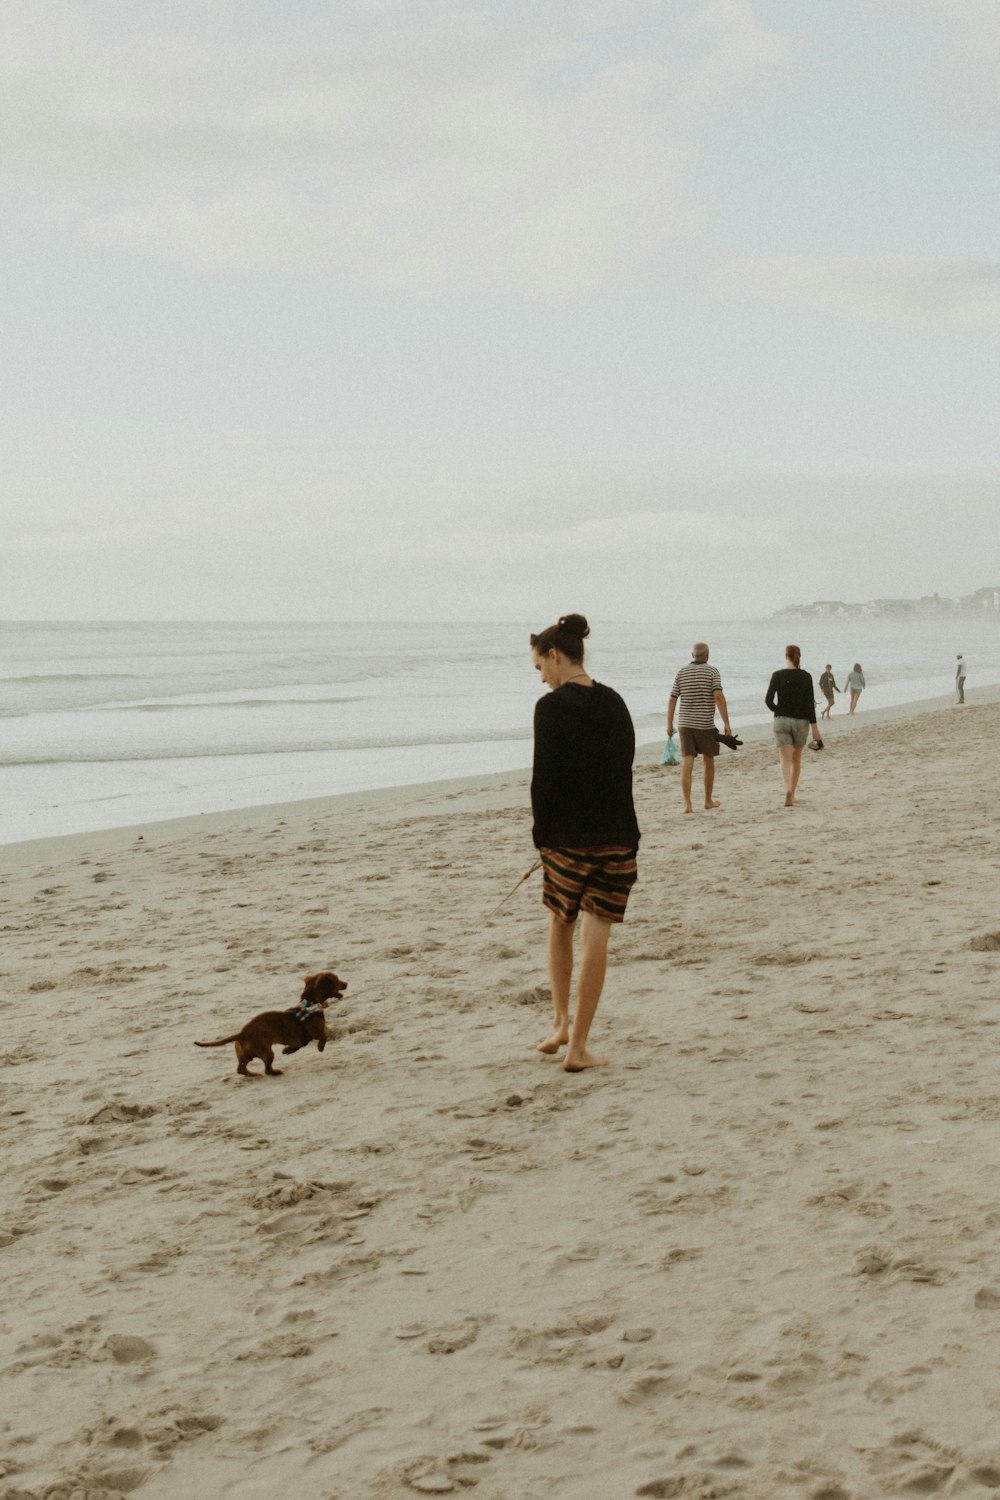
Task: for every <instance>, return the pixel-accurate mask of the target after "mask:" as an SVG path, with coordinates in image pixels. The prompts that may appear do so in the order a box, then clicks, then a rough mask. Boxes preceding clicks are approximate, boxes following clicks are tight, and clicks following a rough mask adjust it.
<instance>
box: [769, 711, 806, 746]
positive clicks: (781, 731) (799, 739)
mask: <svg viewBox="0 0 1000 1500" xmlns="http://www.w3.org/2000/svg"><path fill="white" fill-rule="evenodd" d="M808 738H809V725H808V724H807V723H806V721H805V719H786V718H785V716H784V714H775V716H774V742H775V744H776V745H798V747H799V749H800V750H801V749H802V746H803V745H804V744H805V742H806V740H807V739H808Z"/></svg>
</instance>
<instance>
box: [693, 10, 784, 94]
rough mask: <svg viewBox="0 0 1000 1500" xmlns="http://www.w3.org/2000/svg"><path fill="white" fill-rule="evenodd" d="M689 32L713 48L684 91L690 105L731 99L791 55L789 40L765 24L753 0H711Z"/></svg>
mask: <svg viewBox="0 0 1000 1500" xmlns="http://www.w3.org/2000/svg"><path fill="white" fill-rule="evenodd" d="M688 30H689V31H691V32H692V33H694V34H696V35H697V34H701V35H703V36H705V37H706V38H707V39H708V40H709V43H710V46H709V51H708V53H707V54H706V56H705V57H704V58H703V59H702V60H701V61H700V62H699V63H698V64H697V66H696V67H695V68H694V70H693V72H692V74H691V76H690V77H689V78H688V79H687V80H686V81H685V83H684V85H683V88H682V89H681V95H680V98H681V102H682V103H686V104H703V103H706V102H708V101H710V100H712V99H717V98H725V97H728V96H729V95H731V94H732V93H733V92H734V90H735V89H737V88H741V87H743V86H744V85H746V84H747V83H749V82H750V81H751V80H753V79H756V78H758V77H759V76H760V75H762V74H766V73H770V72H772V71H773V70H774V68H775V67H777V66H778V65H780V64H781V63H783V62H784V61H785V60H786V58H787V57H788V54H789V45H788V39H787V38H786V37H785V36H784V34H783V33H781V32H777V31H769V30H768V29H767V28H766V27H765V26H763V25H761V23H760V22H759V21H758V20H757V17H756V15H755V14H754V9H753V6H752V5H751V4H750V0H710V3H709V4H708V5H706V6H705V7H704V9H703V10H701V11H699V12H698V14H697V15H696V16H695V17H694V18H693V19H692V20H691V22H690V23H689V26H688Z"/></svg>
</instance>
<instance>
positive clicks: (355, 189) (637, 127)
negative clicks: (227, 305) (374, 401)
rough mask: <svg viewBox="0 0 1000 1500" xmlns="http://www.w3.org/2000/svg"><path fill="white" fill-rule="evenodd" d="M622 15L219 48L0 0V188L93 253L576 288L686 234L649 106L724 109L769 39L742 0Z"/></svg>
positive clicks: (407, 12) (65, 0)
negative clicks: (632, 28)
mask: <svg viewBox="0 0 1000 1500" xmlns="http://www.w3.org/2000/svg"><path fill="white" fill-rule="evenodd" d="M636 9H637V12H638V13H641V16H642V17H643V18H644V19H645V21H646V26H645V27H642V26H637V28H636V30H637V35H636V39H635V41H634V42H632V43H630V41H629V37H630V33H629V30H628V22H629V17H630V13H631V11H632V10H636ZM647 9H648V8H647V6H646V5H644V4H643V3H642V0H631V4H626V5H625V9H624V11H623V13H622V16H621V18H620V19H621V24H619V25H616V26H615V27H614V28H613V29H610V30H609V27H610V22H609V19H608V16H607V14H606V8H605V7H604V6H603V5H602V4H599V3H597V0H583V3H581V5H580V6H579V7H577V8H574V9H572V10H567V9H566V7H565V6H564V5H563V3H562V0H539V3H538V5H537V6H534V7H531V8H530V11H529V10H526V13H525V15H524V18H523V19H516V18H514V19H510V20H506V21H505V20H502V19H500V17H499V15H498V13H497V12H496V11H494V10H492V9H491V8H490V7H483V8H481V9H480V11H479V12H477V11H476V9H475V8H474V7H473V8H469V9H461V10H460V9H459V8H457V7H456V8H451V7H448V6H441V5H438V6H424V5H421V4H412V5H408V6H391V5H390V6H385V5H360V6H358V5H356V6H351V7H346V8H345V9H344V11H342V12H339V13H338V12H334V15H335V16H336V20H335V21H334V20H329V19H327V20H324V21H323V22H318V23H316V25H315V26H314V27H313V28H311V29H308V30H307V29H305V28H304V27H302V28H301V29H297V28H296V25H295V23H294V22H293V21H289V22H288V24H287V25H286V26H284V27H283V28H280V29H278V31H277V34H271V35H266V34H260V33H253V32H252V30H251V24H250V23H248V27H247V31H246V33H245V34H244V35H242V36H239V35H233V34H231V33H227V32H226V31H225V29H224V27H223V26H222V24H221V20H220V22H219V24H218V25H217V26H216V27H214V28H213V27H211V26H209V25H208V24H207V20H204V21H203V23H202V26H201V28H200V29H194V30H192V29H189V30H187V31H181V30H179V29H177V27H178V26H179V22H178V23H174V29H171V28H170V26H169V24H168V25H167V26H166V27H165V28H162V29H161V30H160V32H158V33H156V34H154V33H152V32H151V31H149V30H148V29H147V30H143V28H142V12H141V11H140V13H139V17H138V18H137V19H136V20H135V21H134V23H133V24H132V25H131V26H125V25H124V24H123V23H121V22H120V23H119V24H118V26H117V28H115V29H111V23H110V22H107V24H106V26H105V28H104V29H103V30H102V29H101V27H100V26H99V25H98V24H97V22H96V21H95V20H94V19H93V17H94V12H93V11H88V8H87V7H86V6H84V5H83V4H71V3H70V0H37V5H36V6H35V7H34V9H31V8H30V7H28V6H27V5H26V4H25V3H24V0H7V6H5V7H4V9H3V10H2V11H0V185H2V186H5V187H6V188H7V190H8V191H9V192H11V193H12V194H17V195H19V196H20V197H24V198H26V199H27V201H28V202H30V203H33V204H34V205H35V208H36V211H37V212H38V213H39V214H40V215H41V216H43V217H47V218H49V219H50V220H54V221H56V222H60V223H62V224H64V225H66V226H69V227H70V228H73V229H75V230H77V231H78V232H79V233H80V234H81V235H83V237H84V238H86V239H87V240H89V241H90V242H92V243H94V244H97V245H100V246H102V247H107V248H113V249H120V250H124V251H127V252H131V253H136V254H143V255H148V256H152V257H158V258H161V259H164V260H166V261H169V262H173V263H175V264H179V265H182V266H185V267H188V268H192V269H195V270H197V271H207V272H221V271H237V272H240V271H243V272H252V271H257V270H267V269H272V268H281V269H290V270H293V271H320V270H331V269H332V270H334V271H337V272H340V273H342V274H344V275H347V276H349V277H351V278H353V279H355V280H356V281H358V282H361V283H363V284H365V285H368V286H372V287H378V288H392V289H399V290H403V291H406V292H411V293H416V294H420V295H440V294H445V293H490V294H515V295H519V296H524V297H529V298H530V297H540V298H565V297H575V296H580V295H584V294H586V293H588V292H591V291H593V290H594V289H596V288H599V287H603V286H607V285H609V284H615V283H618V282H621V281H623V280H627V279H628V278H629V277H631V276H634V275H635V274H637V273H639V272H642V271H643V270H644V269H645V268H646V267H648V266H649V265H650V264H651V263H652V262H653V261H655V258H656V257H657V255H658V254H659V253H660V251H661V250H662V248H663V247H664V246H665V245H667V244H669V243H670V242H671V241H672V240H675V239H677V238H678V237H679V236H684V235H688V234H690V233H692V232H693V231H695V230H697V229H698V228H699V227H700V225H701V222H702V215H701V212H700V210H699V207H698V205H697V204H695V203H693V202H692V201H691V199H690V196H689V191H688V186H687V175H688V173H687V167H688V153H687V150H686V148H685V145H684V142H683V139H678V138H677V136H676V129H677V127H670V128H668V126H667V124H666V119H667V101H671V102H672V104H673V106H675V107H674V108H673V109H672V110H671V111H670V118H671V119H674V118H675V117H676V113H677V111H676V105H677V103H678V101H680V103H681V104H682V105H686V106H690V105H692V104H703V103H704V102H706V101H710V100H712V99H716V98H723V99H725V98H728V96H729V95H730V94H731V92H732V90H733V88H734V87H736V86H737V85H741V84H743V83H745V82H746V81H747V80H748V79H749V78H750V77H751V76H753V75H754V74H755V73H757V72H758V71H759V70H760V69H761V68H763V67H769V66H771V65H773V63H774V62H775V61H776V60H777V59H778V58H780V56H781V55H782V52H783V42H782V40H781V38H780V37H779V36H777V35H776V34H775V33H774V32H770V31H767V30H765V29H764V28H763V27H761V26H760V25H759V24H758V23H757V22H756V20H755V17H754V13H753V10H752V7H751V5H750V3H749V0H709V3H708V4H707V5H704V6H701V7H694V8H692V6H691V5H690V4H685V5H684V6H682V7H681V9H680V10H679V12H678V14H677V15H676V16H670V17H669V18H663V17H658V18H657V25H656V27H654V28H653V30H652V31H651V30H650V28H649V15H648V14H647ZM166 12H167V14H168V15H169V7H168V8H166ZM101 14H104V15H105V18H107V16H108V15H109V14H110V11H109V12H103V13H102V12H101V11H100V10H98V11H97V15H98V16H100V15H101ZM272 31H273V28H272ZM640 36H641V40H640ZM604 37H607V38H613V44H614V49H613V54H612V55H609V53H608V51H607V49H606V47H604V46H602V45H601V41H602V38H604Z"/></svg>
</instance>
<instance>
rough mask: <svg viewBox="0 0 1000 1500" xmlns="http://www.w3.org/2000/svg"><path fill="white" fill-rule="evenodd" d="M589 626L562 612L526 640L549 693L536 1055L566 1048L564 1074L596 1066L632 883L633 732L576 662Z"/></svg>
mask: <svg viewBox="0 0 1000 1500" xmlns="http://www.w3.org/2000/svg"><path fill="white" fill-rule="evenodd" d="M589 634H590V627H589V626H588V624H587V621H586V620H585V619H584V617H583V616H582V615H563V616H562V618H561V619H560V620H559V623H558V624H557V625H550V626H549V627H548V629H547V630H543V631H542V632H541V634H540V635H532V636H531V637H530V640H531V655H532V660H533V662H534V665H535V668H536V670H537V671H538V672H539V674H540V676H541V679H542V681H543V682H544V684H545V686H546V687H547V688H549V689H550V692H549V693H548V695H547V696H546V697H544V698H540V699H539V701H538V703H537V704H536V705H535V753H534V762H533V766H532V775H531V811H532V815H533V818H534V823H533V826H532V838H533V840H534V844H535V848H536V849H537V850H538V851H539V854H540V856H541V861H542V868H543V870H544V878H543V886H542V900H543V902H544V904H545V905H546V907H547V908H548V910H549V945H548V963H549V978H550V980H551V984H552V1010H553V1024H552V1031H551V1033H550V1035H549V1036H547V1037H546V1038H545V1040H544V1041H542V1042H539V1044H538V1050H539V1052H545V1053H549V1054H553V1055H554V1054H555V1053H557V1052H558V1051H559V1050H560V1048H562V1047H564V1046H565V1047H566V1048H567V1051H566V1058H565V1061H564V1063H563V1067H564V1068H565V1069H566V1071H567V1072H568V1073H579V1072H582V1071H583V1069H584V1068H595V1067H603V1066H604V1062H605V1059H604V1058H600V1057H595V1056H594V1055H593V1053H591V1052H590V1051H589V1050H588V1047H587V1039H588V1036H589V1034H590V1027H591V1024H592V1022H593V1019H594V1016H595V1015H596V1013H597V1006H598V1003H599V1001H600V998H601V991H602V989H603V987H604V974H605V969H606V967H607V953H608V939H609V937H610V935H611V928H612V926H613V925H614V924H615V923H618V922H621V921H622V919H623V918H624V915H625V907H626V905H627V903H628V897H629V891H630V890H631V888H632V886H633V885H634V884H635V881H636V878H637V871H636V851H637V849H638V845H639V825H638V823H637V822H636V816H635V808H634V806H633V803H632V761H633V758H634V755H635V730H634V728H633V726H632V719H631V717H630V715H629V711H628V709H627V708H626V706H625V704H624V702H623V701H622V699H621V698H620V697H619V696H618V694H617V693H616V692H615V691H614V690H613V689H612V688H609V687H605V686H604V685H603V684H602V683H599V682H595V681H594V679H593V678H592V677H591V676H590V674H589V673H588V672H587V671H586V670H585V668H584V665H583V650H584V648H583V642H584V638H585V637H586V636H588V635H589ZM580 913H582V916H581V917H580V969H579V974H578V977H577V984H576V1005H575V1009H574V1015H573V1022H572V1026H571V1025H570V1019H569V998H570V984H571V981H572V977H573V937H574V933H575V931H576V920H577V916H578V915H580Z"/></svg>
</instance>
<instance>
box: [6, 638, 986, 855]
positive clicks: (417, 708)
mask: <svg viewBox="0 0 1000 1500" xmlns="http://www.w3.org/2000/svg"><path fill="white" fill-rule="evenodd" d="M542 623H545V622H542ZM530 628H535V629H537V628H539V622H538V621H535V622H532V624H531V625H529V624H527V623H522V624H506V625H503V624H501V625H497V624H477V625H453V624H452V625H399V624H388V625H386V624H383V625H350V624H325V625H319V624H317V625H309V624H306V625H303V624H296V625H261V624H247V625H240V624H172V625H171V624H93V623H91V624H49V625H39V624H16V623H15V624H12V623H7V624H2V625H0V641H2V644H3V656H2V665H0V793H2V801H0V842H5V843H9V842H16V841H18V840H21V839H27V838H42V837H49V836H53V835H58V834H62V833H71V832H82V831H86V830H90V829H97V828H107V827H119V826H123V825H126V824H131V823H142V822H149V821H154V820H158V819H161V818H169V817H182V816H186V815H188V814H190V813H196V812H211V811H220V810H223V809H228V808H238V807H249V806H255V805H258V804H263V803H273V802H284V801H291V800H294V799H296V798H300V797H318V796H324V795H329V794H333V793H338V792H348V791H359V790H364V789H366V788H374V787H383V786H395V785H407V784H412V783H416V782H423V781H433V780H439V779H445V778H450V777H456V776H464V775H477V774H481V773H486V772H490V771H499V770H510V769H514V768H516V767H520V766H526V765H528V764H529V762H530V759H531V722H532V712H533V708H534V703H535V700H536V699H537V697H538V696H539V682H538V678H537V675H536V674H535V672H534V671H533V670H532V667H531V662H530V656H529V650H528V644H527V636H528V632H529V629H530ZM696 637H704V638H707V639H708V640H709V642H710V644H711V646H712V660H713V661H714V662H715V663H716V664H717V665H718V666H719V668H720V671H721V673H722V676H723V683H724V687H725V691H726V694H727V697H728V699H729V703H730V708H731V711H732V717H733V721H734V723H735V724H737V725H741V726H744V727H745V726H748V725H749V724H751V723H755V722H764V721H766V719H767V718H768V717H769V715H768V714H767V711H766V710H765V708H764V704H763V694H764V690H765V688H766V685H767V680H768V677H769V676H770V673H771V671H772V670H773V669H774V668H775V667H778V666H780V665H781V664H782V657H783V648H784V645H785V642H786V640H787V639H788V638H793V639H796V640H797V641H798V644H799V645H801V647H802V650H803V665H804V666H806V667H808V668H809V669H810V670H812V672H813V674H814V677H816V678H818V675H819V673H820V672H821V671H822V669H823V665H824V663H825V662H826V661H832V662H833V666H834V672H835V675H836V676H837V679H838V682H840V683H841V684H842V683H843V678H844V676H845V674H846V672H847V670H848V669H849V668H850V666H851V664H852V663H853V662H854V661H855V660H860V661H861V662H862V664H863V666H864V668H865V671H866V675H867V679H868V684H869V686H868V690H867V692H866V694H865V696H864V698H863V699H862V708H865V707H869V706H875V707H885V706H889V705H891V704H895V703H903V702H908V701H913V700H919V699H923V698H931V697H936V696H938V695H940V694H943V693H946V692H948V691H949V690H950V689H951V687H952V671H953V666H952V664H953V662H954V658H955V653H956V652H957V651H958V650H960V649H961V650H963V651H964V652H965V654H966V656H967V658H968V660H969V664H970V673H969V683H968V691H969V694H970V697H971V696H972V695H974V692H975V687H976V685H977V684H979V685H985V684H986V683H996V682H1000V622H998V621H997V620H995V619H993V618H983V619H978V618H976V619H971V620H965V619H962V620H959V619H956V618H950V619H949V618H938V619H934V618H928V619H920V620H916V621H899V622H897V621H893V620H832V621H831V620H809V621H800V622H795V623H794V624H793V623H790V622H788V621H755V622H751V623H742V624H741V623H725V624H715V625H709V624H706V623H705V622H698V623H697V624H692V625H680V626H678V625H670V626H650V625H629V624H622V623H611V622H608V623H601V622H594V624H593V636H592V640H591V642H590V644H589V650H588V665H589V666H590V667H591V670H592V671H593V672H594V674H595V676H597V677H598V678H600V680H602V681H605V682H609V683H611V684H612V685H613V686H614V687H616V688H617V689H618V690H619V692H621V693H622V695H623V696H624V697H625V699H626V701H627V702H628V704H629V706H630V708H631V710H632V714H633V717H634V719H635V723H636V730H637V734H638V738H639V739H640V741H648V740H653V739H656V738H658V737H660V735H661V734H662V730H663V720H664V706H665V702H666V696H667V694H668V692H669V689H670V684H671V682H672V681H673V676H674V673H675V671H676V670H677V668H678V667H679V666H680V665H682V664H683V662H684V661H686V660H687V659H688V655H689V648H690V646H691V643H692V641H693V640H694V639H695V638H696Z"/></svg>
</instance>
